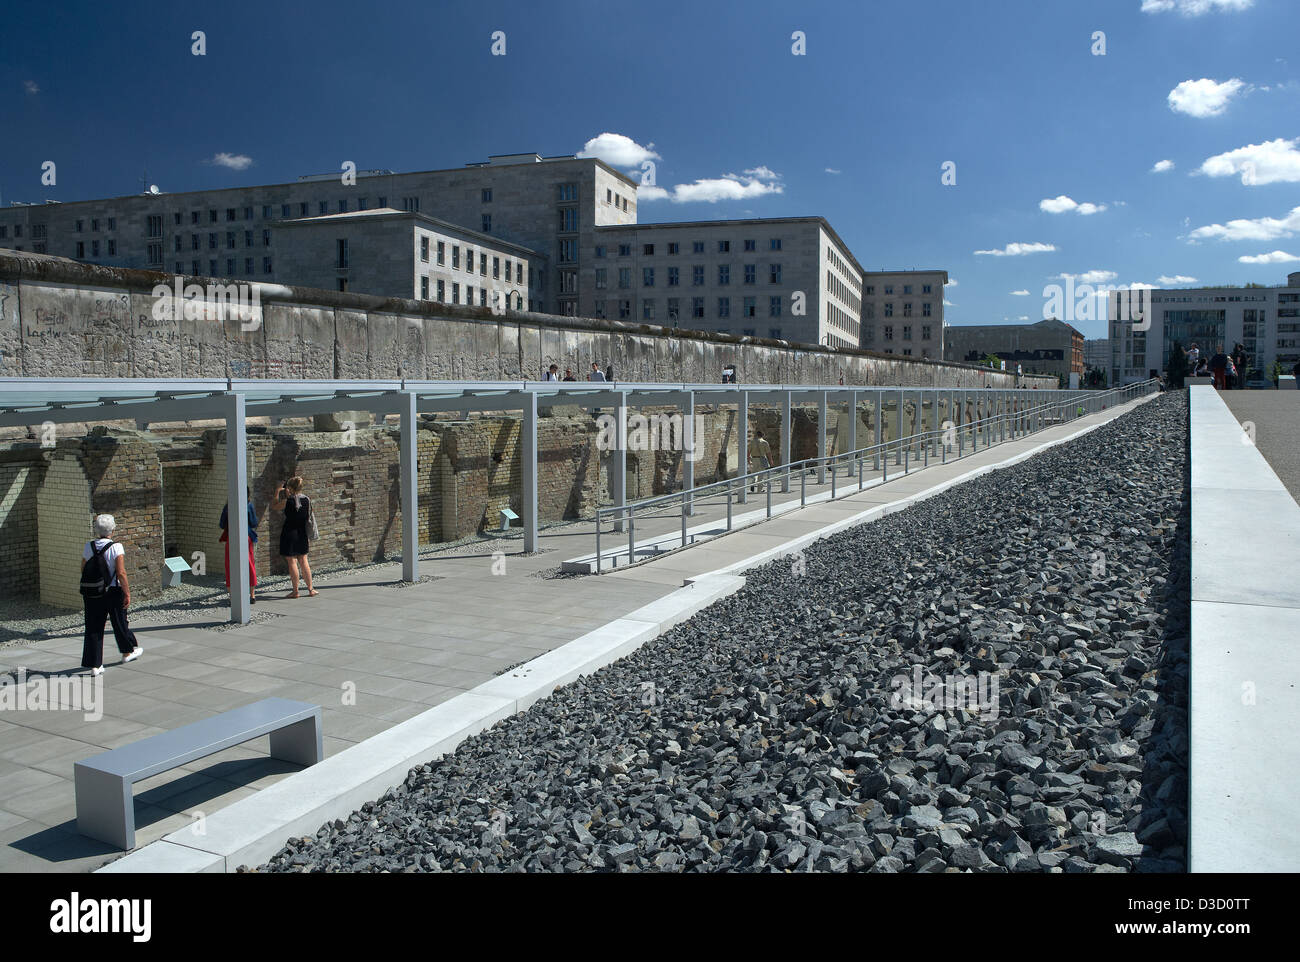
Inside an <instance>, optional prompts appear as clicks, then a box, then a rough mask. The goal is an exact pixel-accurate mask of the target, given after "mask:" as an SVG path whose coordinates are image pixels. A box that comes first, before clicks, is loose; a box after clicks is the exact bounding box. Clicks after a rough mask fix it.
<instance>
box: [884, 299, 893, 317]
mask: <svg viewBox="0 0 1300 962" xmlns="http://www.w3.org/2000/svg"><path fill="white" fill-rule="evenodd" d="M893 316H894V302H893V301H886V302H885V317H893Z"/></svg>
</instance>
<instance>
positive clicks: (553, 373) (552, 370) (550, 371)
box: [542, 364, 560, 381]
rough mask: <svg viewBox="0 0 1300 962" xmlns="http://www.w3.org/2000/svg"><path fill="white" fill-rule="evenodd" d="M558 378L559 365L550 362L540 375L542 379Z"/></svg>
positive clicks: (554, 379) (553, 379) (556, 379)
mask: <svg viewBox="0 0 1300 962" xmlns="http://www.w3.org/2000/svg"><path fill="white" fill-rule="evenodd" d="M559 379H560V366H559V365H558V364H552V365H551V366H550V367H548V368H547V369H546V374H544V375H543V376H542V380H543V381H558V380H559Z"/></svg>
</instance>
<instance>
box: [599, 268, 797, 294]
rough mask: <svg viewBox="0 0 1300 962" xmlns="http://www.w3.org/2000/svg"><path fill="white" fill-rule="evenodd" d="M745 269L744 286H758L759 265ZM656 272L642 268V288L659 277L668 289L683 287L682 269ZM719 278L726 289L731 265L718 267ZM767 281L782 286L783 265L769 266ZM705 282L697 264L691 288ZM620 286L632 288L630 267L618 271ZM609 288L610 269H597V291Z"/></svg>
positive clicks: (692, 275)
mask: <svg viewBox="0 0 1300 962" xmlns="http://www.w3.org/2000/svg"><path fill="white" fill-rule="evenodd" d="M743 269H744V274H743V277H742V283H744V284H757V283H758V265H757V264H745V265H743ZM656 270H657V268H654V267H643V268H641V286H642V287H654V286H655V282H656V278H657V277H663V278H664V280H665V282H666V283H665V286H667V287H680V286H681V283H682V275H681V269H680V268H677V267H668V268H665V270H664V273H663V274H662V275H659V274H656ZM717 278H718V280H717V283H718V286H719V287H726V286H728V285H729V284H730V283H731V265H730V264H719V265H718V275H717ZM767 280H768V283H769V284H780V283H781V265H780V264H769V265H768V270H767ZM704 282H705V273H704V265H703V264H695V265H692V267H691V286H692V287H703V286H704ZM618 286H619V288H620V289H624V290H625V289H627V288H630V287H631V286H632V268H630V267H620V268H619V269H618ZM607 287H609V269H608V268H605V267H597V268H596V289H597V290H605V289H606V288H607Z"/></svg>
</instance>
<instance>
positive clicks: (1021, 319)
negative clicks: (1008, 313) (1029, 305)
mask: <svg viewBox="0 0 1300 962" xmlns="http://www.w3.org/2000/svg"><path fill="white" fill-rule="evenodd" d="M1016 320H1017V321H1027V320H1029V315H1028V314H1021V315H1020V316H1019V317H1017V318H1016Z"/></svg>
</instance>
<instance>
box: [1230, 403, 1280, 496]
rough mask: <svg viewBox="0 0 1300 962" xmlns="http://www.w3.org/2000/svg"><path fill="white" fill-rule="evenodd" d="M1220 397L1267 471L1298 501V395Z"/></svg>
mask: <svg viewBox="0 0 1300 962" xmlns="http://www.w3.org/2000/svg"><path fill="white" fill-rule="evenodd" d="M1219 397H1220V398H1221V399H1222V400H1223V402H1224V403H1225V404H1227V405H1228V410H1229V411H1231V412H1232V416H1233V417H1234V418H1236V419H1237V420H1238V421H1239V422H1240V423H1241V426H1242V428H1243V429H1244V430H1243V432H1242V437H1243V438H1248V437H1250V438H1254V441H1255V447H1256V448H1257V449H1258V450H1259V453H1260V454H1262V455H1264V460H1265V461H1267V462H1268V465H1269V467H1271V468H1272V469H1273V470H1274V471H1276V472H1277V476H1278V477H1279V478H1280V479H1281V480H1282V483H1283V484H1284V485H1286V489H1287V490H1288V491H1290V492H1291V497H1293V498H1295V499H1296V501H1300V391H1222V392H1220V394H1219Z"/></svg>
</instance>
